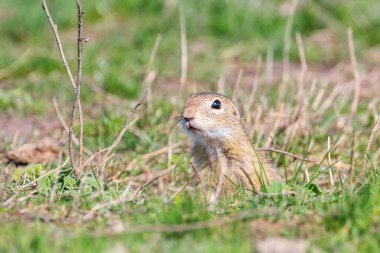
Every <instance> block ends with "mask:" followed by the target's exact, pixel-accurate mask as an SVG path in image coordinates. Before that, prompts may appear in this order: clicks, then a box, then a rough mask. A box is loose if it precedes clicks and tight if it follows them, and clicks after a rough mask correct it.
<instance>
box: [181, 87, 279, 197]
mask: <svg viewBox="0 0 380 253" xmlns="http://www.w3.org/2000/svg"><path fill="white" fill-rule="evenodd" d="M215 100H219V101H220V102H221V108H220V109H214V108H212V107H211V105H212V103H213V102H214V101H215ZM182 116H183V120H182V125H183V128H184V129H185V131H186V133H187V134H188V135H189V137H190V139H191V140H192V161H191V163H192V165H193V168H194V170H195V171H194V179H195V183H196V184H201V187H202V188H203V189H204V190H206V191H207V192H208V195H209V196H211V195H215V194H216V197H219V196H222V197H223V196H224V197H227V196H232V195H233V194H234V193H235V192H236V191H237V188H239V187H241V188H242V189H243V190H245V191H255V192H259V191H260V188H261V186H262V185H265V186H267V185H268V183H269V182H270V181H271V180H273V179H274V178H276V175H275V174H274V173H273V171H272V170H271V169H270V168H269V167H270V166H268V164H267V163H265V162H264V160H262V159H261V157H260V156H259V155H258V154H257V153H256V151H255V150H254V148H253V147H252V144H251V142H250V141H249V138H248V136H247V134H246V132H245V130H244V126H243V124H242V122H241V118H240V114H239V111H238V109H237V107H236V106H235V104H234V103H233V102H232V101H231V100H230V99H229V98H227V97H225V96H223V95H220V94H215V93H196V94H193V95H191V96H190V97H189V98H188V100H187V103H186V105H185V108H184V110H183V115H182ZM186 119H188V120H186ZM190 126H191V127H194V128H195V129H193V128H190Z"/></svg>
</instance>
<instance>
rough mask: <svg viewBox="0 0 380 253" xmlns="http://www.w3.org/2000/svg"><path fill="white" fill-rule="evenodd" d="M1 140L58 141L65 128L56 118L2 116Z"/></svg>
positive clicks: (5, 141) (0, 122) (0, 124)
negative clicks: (46, 139)
mask: <svg viewBox="0 0 380 253" xmlns="http://www.w3.org/2000/svg"><path fill="white" fill-rule="evenodd" d="M0 126H1V128H0V140H3V143H9V142H30V141H33V140H41V139H44V138H50V139H55V140H58V139H60V138H61V137H62V135H63V128H62V126H61V124H60V122H59V120H58V119H57V117H56V116H52V115H46V116H26V117H15V116H11V115H4V114H3V115H1V114H0Z"/></svg>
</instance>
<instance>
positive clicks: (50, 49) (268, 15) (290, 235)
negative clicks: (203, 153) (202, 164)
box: [0, 0, 380, 252]
mask: <svg viewBox="0 0 380 253" xmlns="http://www.w3.org/2000/svg"><path fill="white" fill-rule="evenodd" d="M295 2H297V1H244V0H238V1H234V2H232V1H220V0H212V1H205V2H196V1H186V2H183V6H182V7H183V9H182V10H183V14H184V17H185V27H186V42H187V49H188V52H187V53H188V54H187V55H188V68H187V78H186V82H185V83H186V87H185V91H184V94H181V93H179V92H178V91H179V83H180V78H181V62H182V60H183V56H184V55H183V53H182V51H181V32H180V19H179V7H178V1H170V0H166V1H164V0H162V1H153V2H152V1H135V0H133V1H112V0H96V1H89V0H84V1H82V5H83V8H84V10H85V12H86V13H85V14H84V33H85V36H86V37H88V38H89V42H87V43H85V45H84V51H83V52H84V55H83V63H84V66H83V86H82V91H81V101H82V107H83V115H84V147H85V149H84V163H85V166H84V169H83V174H82V176H81V178H80V179H77V178H76V177H75V176H74V174H73V171H72V168H71V166H70V162H69V160H68V156H69V153H68V138H67V133H66V130H65V124H68V122H69V119H70V116H69V115H70V110H71V107H72V103H73V101H74V93H73V89H72V87H71V85H70V82H69V79H68V77H67V75H66V72H65V69H64V67H63V64H62V62H61V59H60V55H59V52H58V49H57V46H56V43H55V40H54V37H53V33H52V31H51V29H50V27H49V24H48V21H47V18H46V15H45V13H44V12H43V10H42V8H41V3H40V1H28V2H25V1H21V0H14V1H8V2H4V3H0V19H1V22H0V36H1V38H2V39H1V40H2V48H3V50H0V88H1V90H2V91H1V92H0V126H1V129H0V139H1V140H2V141H1V145H0V162H1V164H0V251H1V252H93V251H99V252H162V251H164V252H188V251H189V249H191V250H192V251H194V252H252V251H254V252H255V251H258V252H268V251H265V246H266V245H265V243H266V242H267V240H273V239H274V240H275V241H269V242H270V243H269V244H270V245H273V244H279V245H283V248H286V247H289V246H287V245H289V243H294V242H295V243H296V245H299V246H300V248H301V249H300V251H299V252H304V251H305V249H304V247H303V246H304V245H306V246H305V247H307V248H308V250H309V251H310V252H377V251H379V250H380V240H379V232H380V219H379V217H380V189H379V185H380V182H379V175H378V166H379V156H380V149H379V145H380V138H379V136H378V135H379V134H378V133H377V131H378V128H379V125H380V123H377V122H379V109H380V106H379V104H380V101H379V97H378V94H377V93H378V92H377V91H378V90H379V88H380V86H379V84H380V82H379V81H380V75H379V73H380V72H379V68H380V62H379V57H378V55H379V52H380V48H379V46H378V45H379V42H380V32H379V31H378V27H379V25H380V19H379V15H378V13H379V10H380V5H379V4H378V3H377V1H375V0H368V1H360V2H358V1H343V0H342V1H335V2H333V3H332V2H330V1H327V0H326V1H325V0H323V1H319V2H318V3H316V2H313V1H301V0H300V1H298V7H297V8H296V10H295V13H294V14H292V10H293V8H292V4H293V3H295ZM47 3H48V5H49V8H50V11H51V13H52V16H53V19H54V21H55V22H56V23H57V25H58V31H59V33H60V35H61V40H62V43H63V46H64V50H65V54H66V57H67V59H68V60H69V64H70V66H71V69H72V70H73V72H74V73H76V33H77V30H76V29H77V26H76V22H77V20H76V6H75V1H47ZM349 28H352V34H353V36H352V39H351V38H350V36H349V32H348V30H349ZM297 34H298V35H297ZM182 35H183V34H182ZM297 36H298V40H297ZM300 39H301V40H300ZM155 44H156V45H157V51H156V54H155V50H154V48H155V47H154V45H155ZM351 44H352V45H351ZM286 45H289V47H287V46H286ZM350 45H351V48H350ZM303 55H304V57H303ZM153 56H155V57H153ZM182 74H183V72H182ZM147 87H150V92H149V94H148V96H147V97H146V99H145V100H144V101H143V104H142V105H141V106H140V107H139V108H138V109H137V110H136V112H135V113H133V114H132V113H131V112H132V111H133V106H134V105H135V104H136V102H137V101H138V100H139V98H140V97H142V96H143V94H144V91H145V88H147ZM195 90H197V91H222V92H223V93H225V94H226V95H228V96H233V95H234V97H235V101H236V103H237V104H238V106H239V109H240V110H241V113H242V115H244V117H243V122H244V125H245V126H246V129H247V133H248V134H249V136H250V138H251V139H252V143H253V145H254V146H255V147H256V148H261V149H263V148H272V149H273V148H275V149H279V150H283V151H286V152H288V153H291V154H294V155H297V156H298V158H299V159H295V158H294V157H292V156H289V155H284V154H281V153H278V152H270V151H260V152H262V153H263V155H264V156H266V157H268V158H269V159H270V160H271V161H272V162H273V164H274V167H275V169H276V171H277V172H278V173H279V174H280V175H281V176H282V178H283V182H281V183H275V184H272V185H270V186H269V187H268V188H267V189H263V193H262V194H258V195H246V194H243V193H241V192H237V194H236V197H235V198H233V199H228V200H220V201H219V202H218V204H217V206H216V207H214V208H212V209H210V208H209V206H208V204H207V203H206V202H205V200H204V198H203V196H202V193H201V192H200V190H199V189H197V188H196V189H194V188H193V187H191V186H190V185H189V184H188V183H189V179H190V173H191V167H190V166H189V159H190V156H189V146H190V143H189V141H188V139H187V137H186V136H185V134H183V132H182V131H181V129H180V127H179V125H178V122H179V119H180V118H179V116H180V113H181V109H182V106H183V104H184V102H185V99H186V96H187V95H188V94H190V93H192V92H193V91H195ZM250 97H251V98H253V100H250ZM249 101H251V102H252V103H251V104H250V102H249ZM125 123H127V125H128V126H127V128H126V132H125V133H124V134H123V136H122V139H121V141H120V142H118V143H115V144H117V145H115V147H114V148H113V149H112V150H111V151H110V152H109V153H107V151H105V152H102V153H101V155H98V154H96V153H97V152H98V151H99V150H102V149H104V148H106V147H109V146H111V145H112V144H113V143H114V141H115V140H116V139H117V138H116V137H117V136H118V134H119V133H120V131H121V130H122V128H123V126H124V125H125ZM130 123H131V124H130ZM74 133H75V136H76V137H77V138H79V125H78V120H77V121H76V125H75V128H74ZM26 143H29V144H33V145H34V146H29V149H28V150H27V152H31V153H30V154H31V156H32V157H34V158H36V157H37V156H40V155H41V154H44V150H45V151H46V150H48V152H49V157H50V155H52V154H53V155H55V157H56V159H55V160H54V161H53V162H51V161H50V162H48V163H44V162H42V163H40V164H25V162H20V160H17V159H18V158H19V156H20V151H19V148H20V147H23V145H24V144H26ZM41 143H48V144H41ZM43 145H45V146H43ZM46 145H47V146H46ZM74 149H75V152H74V154H75V158H76V160H78V159H79V157H78V154H79V151H78V146H77V145H76V144H74ZM17 151H18V152H17ZM12 152H13V153H12ZM10 154H16V158H15V156H10ZM23 154H25V153H23ZM94 154H95V155H94ZM91 157H93V159H89V158H91ZM330 173H331V174H330ZM288 193H292V194H288ZM290 247H292V250H291V251H290V252H295V248H294V247H295V246H290Z"/></svg>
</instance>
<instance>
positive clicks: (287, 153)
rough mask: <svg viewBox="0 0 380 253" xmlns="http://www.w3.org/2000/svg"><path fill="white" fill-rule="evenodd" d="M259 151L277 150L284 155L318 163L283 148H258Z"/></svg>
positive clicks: (276, 151)
mask: <svg viewBox="0 0 380 253" xmlns="http://www.w3.org/2000/svg"><path fill="white" fill-rule="evenodd" d="M256 150H257V151H269V152H275V153H279V154H283V155H287V156H290V157H293V158H295V159H297V160H301V161H305V162H310V163H317V161H315V160H310V159H305V158H304V157H301V156H298V155H295V154H292V153H289V152H287V151H284V150H281V149H276V148H256Z"/></svg>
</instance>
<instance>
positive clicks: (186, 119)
mask: <svg viewBox="0 0 380 253" xmlns="http://www.w3.org/2000/svg"><path fill="white" fill-rule="evenodd" d="M183 119H184V120H185V121H186V122H189V121H190V120H192V119H194V118H186V117H183Z"/></svg>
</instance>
